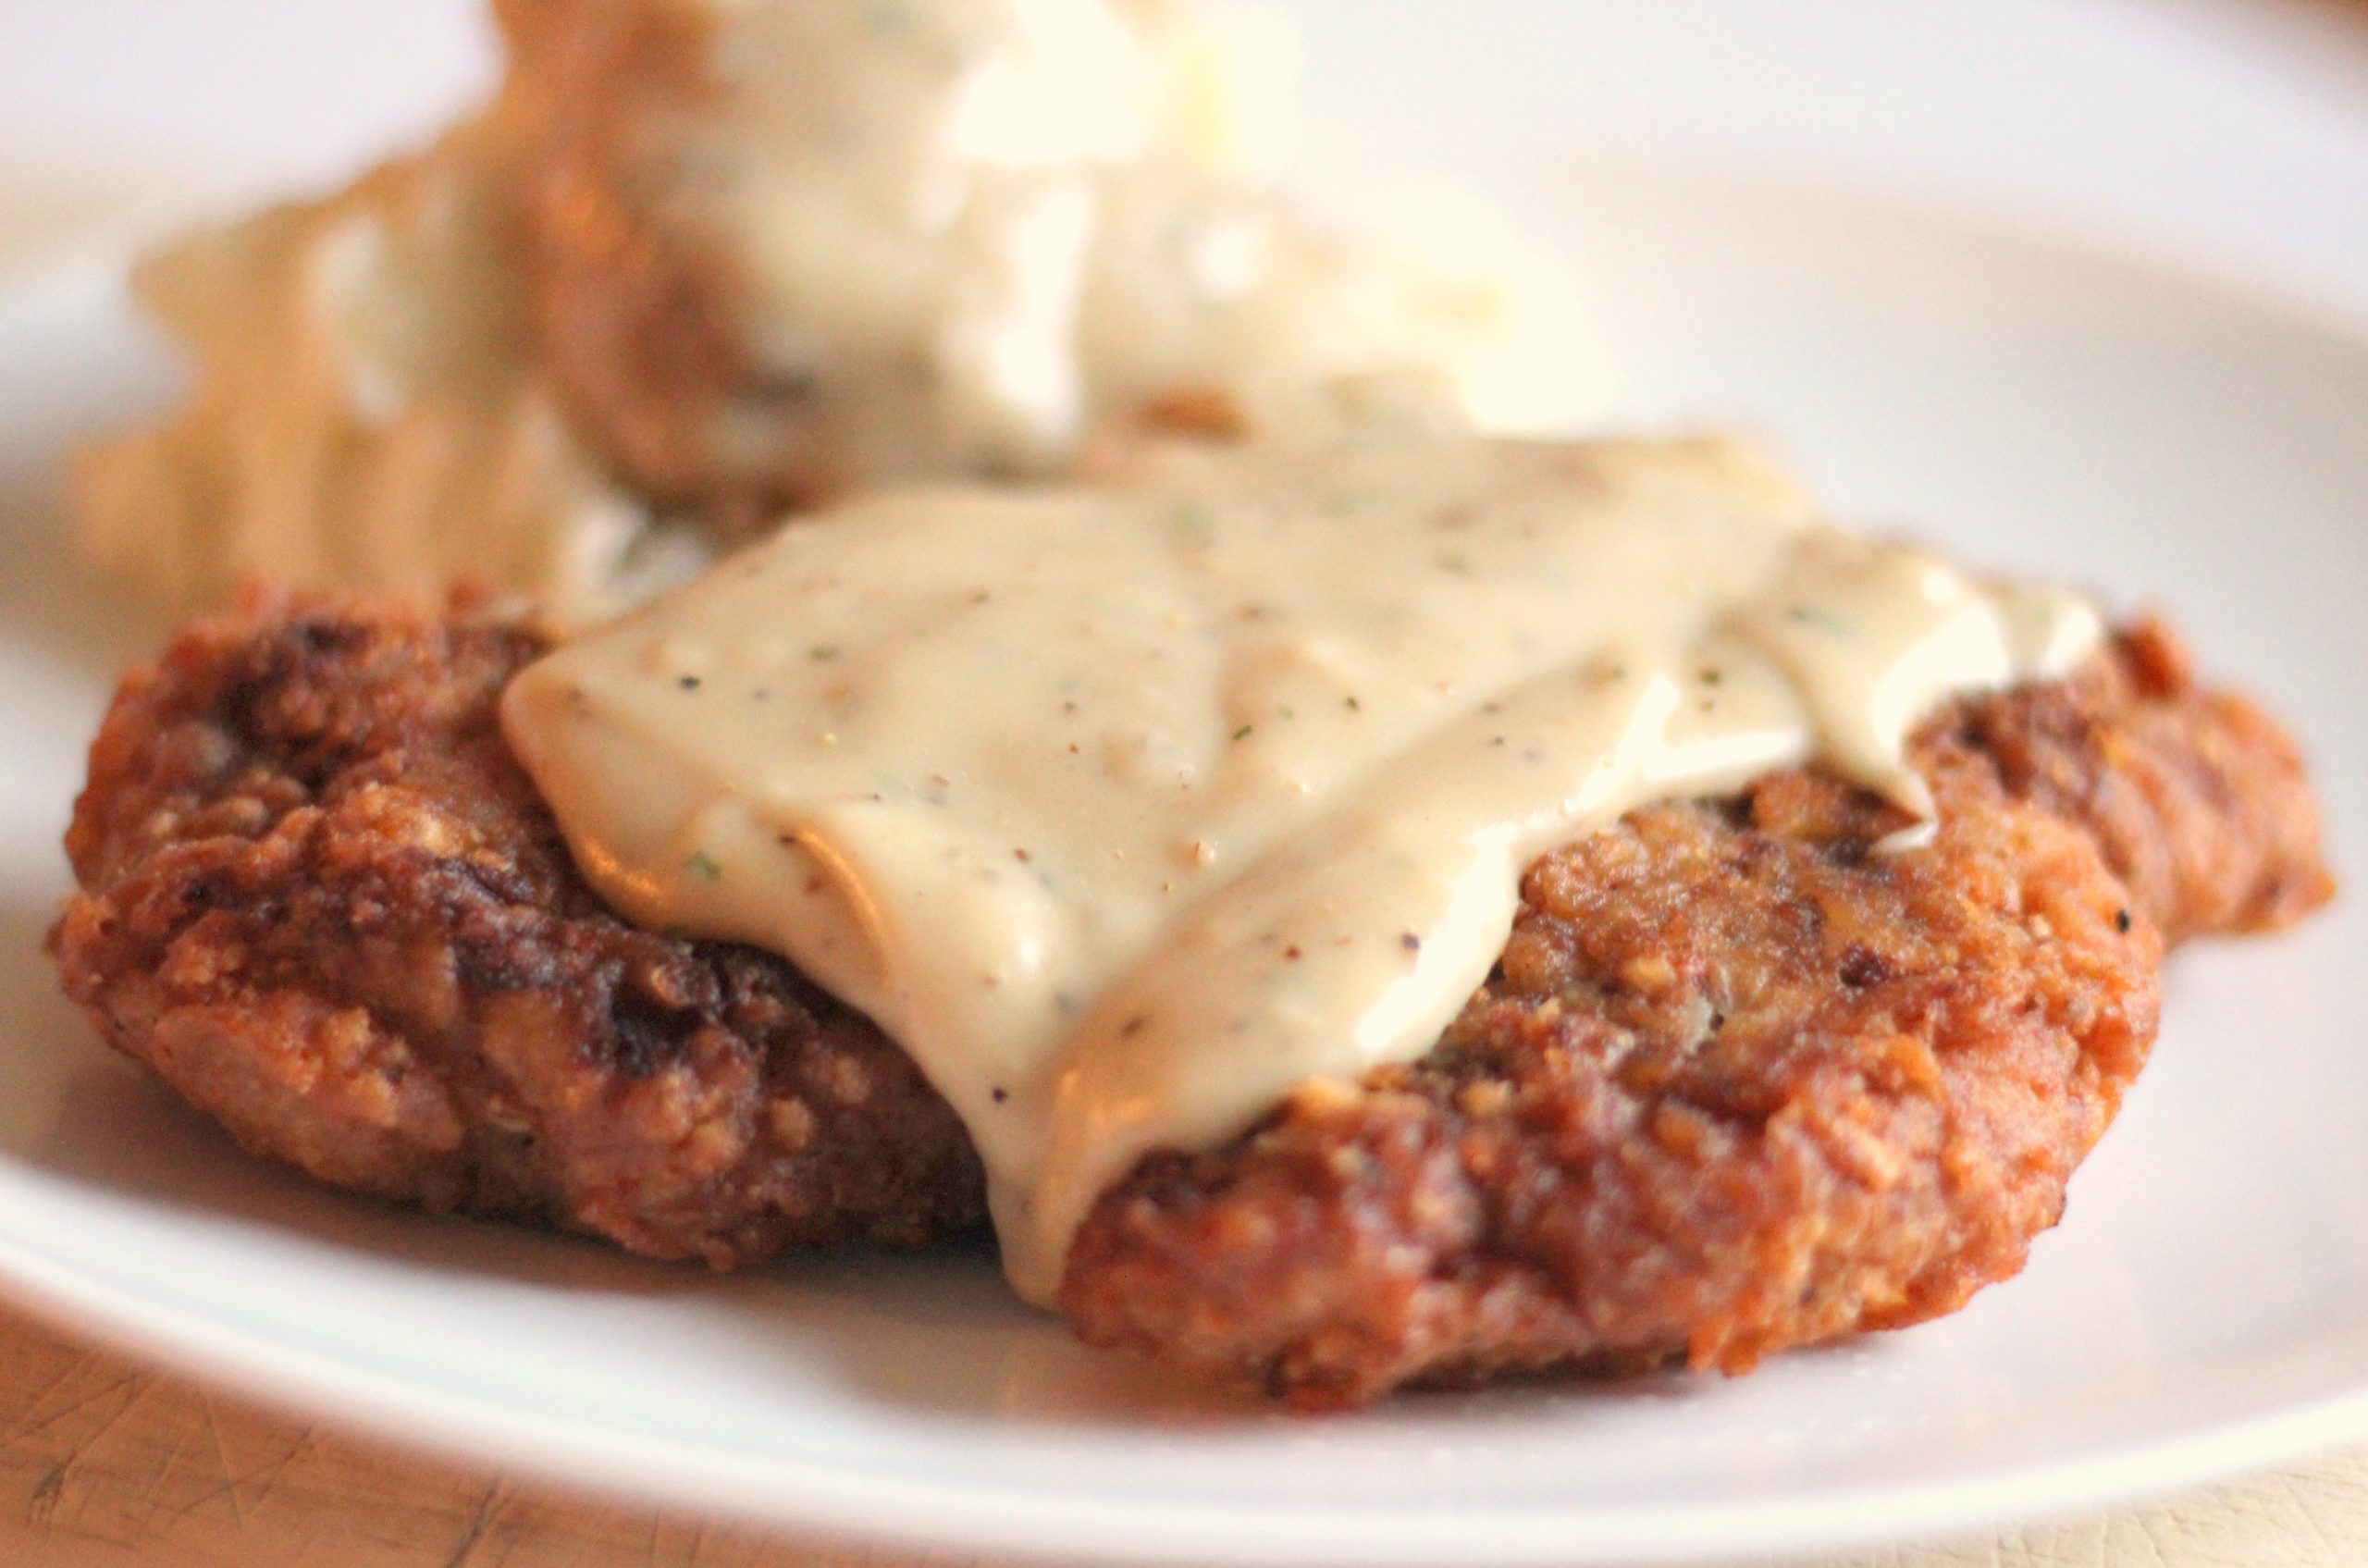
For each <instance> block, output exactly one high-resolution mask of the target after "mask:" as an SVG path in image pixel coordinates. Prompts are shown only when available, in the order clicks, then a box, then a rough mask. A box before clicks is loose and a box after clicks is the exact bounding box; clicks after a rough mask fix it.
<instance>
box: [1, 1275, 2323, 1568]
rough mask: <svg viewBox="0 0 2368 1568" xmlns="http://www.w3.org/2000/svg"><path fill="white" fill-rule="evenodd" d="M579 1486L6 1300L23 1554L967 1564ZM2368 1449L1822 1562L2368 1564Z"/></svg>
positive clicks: (2215, 1567)
mask: <svg viewBox="0 0 2368 1568" xmlns="http://www.w3.org/2000/svg"><path fill="white" fill-rule="evenodd" d="M967 1561H968V1559H967V1558H966V1557H964V1556H961V1555H959V1554H953V1555H949V1554H947V1553H944V1552H938V1553H935V1554H922V1553H918V1552H904V1551H894V1550H886V1549H882V1550H864V1549H850V1548H829V1547H822V1546H818V1545H816V1544H814V1543H811V1542H800V1541H798V1540H796V1539H793V1538H788V1537H780V1536H776V1535H771V1534H768V1533H767V1532H764V1531H761V1530H757V1529H752V1528H749V1527H747V1526H746V1525H737V1524H731V1523H720V1522H715V1521H702V1520H698V1519H696V1518H683V1517H674V1516H670V1515H666V1514H663V1513H660V1512H658V1511H655V1510H652V1509H650V1508H647V1507H644V1506H640V1505H638V1504H634V1503H627V1502H616V1501H602V1500H598V1499H590V1498H572V1497H569V1496H567V1495H565V1494H564V1493H562V1492H561V1491H559V1490H556V1489H554V1488H549V1487H545V1486H541V1485H536V1484H531V1483H525V1482H522V1481H520V1480H518V1479H516V1478H514V1477H512V1476H508V1475H502V1474H500V1473H499V1472H498V1471H495V1470H491V1469H487V1468H482V1467H476V1466H469V1465H456V1464H451V1463H443V1462H440V1461H437V1460H433V1459H428V1458H424V1457H421V1456H417V1455H413V1454H409V1453H404V1452H401V1451H396V1450H393V1449H389V1448H388V1447H386V1446H384V1445H382V1444H380V1443H377V1442H375V1441H372V1440H369V1439H366V1438H358V1437H355V1436H352V1435H351V1434H349V1433H346V1432H343V1431H340V1430H339V1429H338V1428H337V1426H335V1424H334V1423H321V1422H312V1421H304V1420H297V1419H291V1418H290V1417H288V1416H285V1415H282V1414H276V1413H272V1412H267V1411H263V1410H257V1409H253V1408H251V1407H249V1406H247V1405H244V1404H242V1403H240V1402H239V1401H235V1400H229V1399H225V1398H223V1397H221V1396H219V1395H216V1394H213V1393H209V1392H206V1391H204V1390H203V1389H198V1388H196V1387H194V1386H192V1385H191V1384H189V1383H186V1382H184V1381H182V1380H180V1379H179V1378H176V1377H169V1376H166V1375H162V1374H159V1373H155V1372H153V1371H150V1370H147V1369H145V1368H143V1367H141V1366H138V1365H135V1364H132V1363H130V1362H128V1361H126V1360H124V1359H123V1358H122V1357H120V1356H117V1355H116V1354H114V1353H112V1352H106V1351H101V1350H96V1349H93V1348H91V1347H89V1346H86V1345H82V1344H79V1343H76V1342H74V1341H73V1340H70V1339H68V1338H67V1337H64V1336H61V1335H59V1334H57V1333H56V1332H54V1331H52V1330H50V1329H49V1328H47V1327H42V1326H40V1325H36V1324H33V1323H31V1322H28V1321H25V1320H23V1319H21V1318H19V1317H15V1316H13V1315H6V1314H0V1565H6V1568H855V1565H857V1564H862V1565H864V1568H923V1565H924V1564H925V1565H926V1568H952V1565H954V1564H957V1563H961V1562H967ZM2362 1563H2368V1455H2337V1456H2333V1457H2330V1458H2327V1459H2324V1460H2321V1461H2318V1462H2315V1463H2308V1464H2303V1465H2298V1466H2295V1467H2293V1468H2291V1469H2289V1470H2287V1471H2282V1472H2279V1473H2276V1474H2274V1475H2266V1476H2262V1477H2259V1478H2256V1479H2254V1480H2251V1481H2250V1482H2246V1483H2242V1484H2239V1485H2236V1486H2230V1487H2223V1488H2214V1489H2212V1490H2209V1491H2206V1492H2202V1493H2199V1494H2196V1495H2193V1496H2189V1497H2185V1498H2180V1499H2175V1500H2168V1501H2165V1502H2162V1503H2157V1504H2153V1505H2149V1506H2146V1507H2141V1508H2137V1509H2126V1510H2122V1511H2119V1512H2115V1514H2113V1515H2111V1516H2109V1517H2101V1518H2093V1519H2087V1520H2076V1521H2072V1522H2068V1523H2064V1524H2059V1525H2047V1526H2043V1527H2040V1528H2035V1529H2030V1530H2023V1531H2014V1532H2008V1533H2006V1534H2004V1535H2001V1536H1995V1537H1985V1538H1983V1539H1980V1540H1977V1541H1973V1542H1969V1543H1964V1544H1961V1545H1956V1546H1942V1547H1931V1548H1914V1549H1887V1550H1882V1551H1878V1552H1873V1553H1863V1554H1858V1555H1854V1556H1847V1557H1842V1558H1829V1559H1821V1560H1818V1561H1817V1562H1816V1563H1815V1564H1814V1565H1806V1564H1805V1565H1803V1568H2355V1565H2358V1564H2362Z"/></svg>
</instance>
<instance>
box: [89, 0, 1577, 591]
mask: <svg viewBox="0 0 2368 1568" xmlns="http://www.w3.org/2000/svg"><path fill="white" fill-rule="evenodd" d="M497 9H498V11H499V18H500V20H501V22H502V31H503V33H504V37H505V39H506V42H507V44H508V50H509V59H510V68H509V71H508V73H507V75H506V76H505V78H504V80H503V81H502V83H501V84H500V86H499V89H498V91H497V92H496V93H495V94H494V97H493V99H492V102H491V104H490V105H489V106H487V108H485V109H483V110H482V111H480V112H477V113H475V114H474V115H472V116H471V117H467V118H466V119H464V120H463V121H462V124H461V125H460V126H459V127H458V128H457V129H455V130H451V131H450V132H449V133H447V134H446V135H444V136H443V137H442V138H441V139H440V140H439V141H438V142H436V143H435V144H434V145H433V147H432V148H430V149H429V150H428V151H426V152H425V153H422V154H417V155H413V156H409V157H405V158H401V159H399V160H397V161H395V162H393V163H389V164H386V165H383V166H381V167H378V168H376V169H375V170H374V171H372V172H371V173H369V174H368V175H366V176H364V178H363V179H361V180H360V182H359V183H357V184H355V185H353V186H351V188H349V189H347V190H345V191H341V192H339V193H338V194H336V195H334V196H331V197H328V198H326V199H322V200H317V201H312V202H307V203H301V204H295V205H290V206H283V207H278V208H275V209H272V210H269V211H266V212H265V213H263V214H262V215H260V216H253V217H249V218H244V219H241V220H238V221H235V222H231V223H229V224H227V225H223V226H218V227H214V228H206V229H203V230H201V231H200V232H198V233H196V234H194V235H193V236H191V237H189V238H186V239H183V240H180V241H177V242H175V243H173V244H172V245H170V246H168V247H167V248H166V249H164V250H163V251H161V252H159V253H156V254H154V255H153V256H151V257H150V259H149V260H148V261H146V262H145V263H144V264H143V265H142V267H141V268H140V270H139V272H138V274H137V275H136V287H137V290H138V292H139V296H140V298H141V300H142V303H143V304H144V305H145V306H146V308H147V309H148V310H149V311H150V312H151V313H153V315H154V316H155V317H156V319H157V320H158V321H159V322H160V323H161V324H162V325H163V326H164V327H165V328H166V331H167V332H168V333H169V334H170V335H171V337H172V338H173V339H174V340H175V341H176V343H177V344H178V346H179V348H180V350H181V351H182V352H184V353H185V354H186V355H187V356H188V357H189V359H190V360H191V363H192V364H193V365H194V367H195V372H196V374H195V378H194V385H193V389H192V390H191V394H190V396H189V398H188V399H187V401H185V403H184V404H183V406H182V407H181V408H180V409H179V410H178V411H177V412H176V413H175V414H172V415H171V416H170V417H169V418H168V419H166V421H164V422H163V423H161V424H158V425H156V426H152V427H150V428H147V429H143V430H140V431H136V432H133V433H131V434H129V435H127V436H124V437H121V438H116V439H112V440H109V441H106V442H104V443H102V444H100V445H97V446H95V447H93V449H92V450H91V451H88V452H86V453H85V454H84V455H83V457H82V459H81V461H80V465H79V482H78V500H79V509H80V512H81V515H82V518H83V527H84V531H83V537H84V540H85V542H86V544H87V546H88V548H89V549H90V551H91V553H92V554H93V556H94V557H95V558H96V559H97V560H98V561H100V562H102V563H103V564H105V565H106V566H108V567H109V568H111V569H113V570H114V571H115V572H117V574H119V575H121V576H123V577H125V578H127V579H129V580H130V581H132V582H133V583H135V584H136V585H138V586H141V587H142V588H144V589H146V590H148V592H149V593H150V594H151V595H152V596H153V597H154V598H157V599H162V600H166V601H168V602H173V603H191V602H203V601H209V600H215V599H219V598H220V597H221V596H222V595H223V594H224V593H226V592H227V591H228V588H229V587H231V586H233V585H234V584H235V583H236V582H238V581H239V580H240V579H241V578H243V577H246V576H249V575H263V576H268V577H271V578H275V579H278V580H283V581H294V582H332V583H348V584H356V585H363V586H381V587H399V588H406V589H413V590H425V591H434V590H437V589H438V588H440V587H441V586H444V585H446V584H448V583H450V582H454V581H459V580H469V581H474V582H476V583H479V584H482V585H484V586H490V587H495V588H499V589H510V590H517V591H521V592H524V593H527V594H530V595H532V596H535V597H536V598H537V599H541V600H543V601H544V602H545V603H546V604H547V605H549V607H550V608H551V610H552V611H553V612H554V613H555V615H557V616H558V617H559V618H560V619H562V620H573V619H581V618H585V617H590V616H597V615H598V614H600V613H603V612H605V611H608V610H610V609H611V608H613V607H615V606H616V605H617V604H618V603H620V602H624V601H630V600H631V599H634V598H635V597H638V596H640V595H641V594H643V593H645V592H647V591H648V590H649V589H650V588H651V587H653V586H659V585H662V584H664V583H666V582H670V581H672V580H675V579H677V578H679V577H680V576H681V575H682V574H684V573H685V571H686V570H688V569H690V568H692V567H694V566H696V565H697V563H699V562H701V561H703V560H704V559H706V558H707V556H708V555H709V552H710V550H711V549H712V547H713V546H714V545H716V544H718V543H728V542H730V541H731V540H733V539H736V538H739V537H746V536H747V535H749V534H750V533H752V532H755V531H757V530H759V529H761V528H763V527H766V526H769V525H771V523H772V522H773V521H775V520H776V519H777V518H778V517H779V516H780V515H781V514H782V513H783V512H784V511H787V510H794V509H796V508H798V507H801V506H805V505H808V504H812V503H814V502H817V501H820V500H825V499H828V498H830V497H833V496H836V495H840V494H844V493H846V492H848V491H850V490H854V489H857V488H863V487H866V486H869V485H872V484H876V483H880V482H882V481H886V480H892V479H906V478H920V477H934V476H959V475H980V476H989V477H1014V476H1027V475H1054V474H1059V473H1063V472H1067V471H1069V470H1072V469H1073V468H1075V466H1076V465H1077V464H1078V463H1079V461H1080V459H1081V458H1082V457H1083V456H1084V455H1085V454H1087V453H1088V452H1089V451H1092V450H1094V449H1095V448H1096V447H1097V446H1101V445H1106V444H1107V443H1109V442H1113V441H1120V442H1123V441H1126V440H1129V439H1132V438H1136V437H1138V436H1140V435H1141V434H1143V433H1145V432H1150V431H1164V432H1168V433H1182V434H1185V435H1190V436H1193V437H1199V438H1216V439H1237V438H1268V439H1327V438H1338V437H1339V436H1342V435H1344V434H1351V433H1358V432H1363V433H1372V432H1375V431H1381V432H1385V433H1386V432H1393V431H1398V430H1401V429H1407V428H1415V429H1423V430H1440V429H1457V428H1462V427H1464V426H1473V425H1477V426H1484V427H1486V428H1491V429H1550V428H1558V427H1563V426H1569V425H1571V424H1572V423H1573V422H1574V421H1575V419H1576V418H1577V416H1578V414H1580V412H1581V410H1582V409H1583V408H1584V406H1585V402H1586V401H1587V396H1588V394H1589V393H1590V392H1591V390H1592V389H1593V386H1594V382H1595V377H1594V374H1593V371H1592V367H1591V364H1590V362H1589V355H1588V352H1587V349H1586V347H1585V335H1584V333H1583V331H1582V330H1581V328H1580V327H1579V325H1578V315H1577V311H1576V308H1575V305H1574V304H1573V302H1572V297H1571V295H1570V292H1569V290H1568V289H1567V288H1566V287H1565V286H1564V285H1563V284H1562V283H1561V281H1560V279H1559V278H1557V277H1556V276H1555V275H1554V273H1553V270H1552V269H1551V268H1550V267H1548V265H1546V264H1544V263H1542V262H1539V261H1537V260H1536V259H1534V258H1532V257H1530V256H1528V255H1526V254H1524V253H1523V252H1522V250H1521V249H1520V248H1519V246H1518V245H1516V244H1515V243H1514V242H1513V241H1511V240H1510V239H1509V238H1507V237H1506V236H1505V234H1504V231H1503V230H1502V228H1500V227H1499V225H1498V224H1497V223H1496V222H1495V220H1494V219H1493V218H1492V217H1491V216H1489V215H1487V214H1486V211H1485V209H1483V208H1481V207H1479V206H1478V205H1477V204H1464V205H1462V206H1460V207H1458V208H1457V209H1456V210H1455V211H1454V212H1453V213H1452V215H1451V216H1449V217H1448V218H1447V219H1445V220H1444V221H1440V220H1437V219H1436V218H1435V219H1434V220H1433V221H1431V222H1429V223H1428V224H1427V225H1426V226H1425V227H1424V228H1420V229H1409V230H1407V231H1405V232H1402V233H1400V234H1399V235H1397V236H1394V237H1386V236H1382V235H1376V234H1359V233H1356V232H1354V231H1352V230H1350V229H1347V228H1335V227H1333V226H1330V225H1328V224H1326V223H1323V222H1321V221H1319V220H1316V219H1314V218H1313V217H1311V216H1309V215H1308V214H1307V213H1306V212H1305V211H1304V210H1303V209H1302V208H1301V206H1300V205H1299V204H1296V203H1294V202H1293V201H1292V200H1290V199H1289V198H1288V197H1286V196H1285V195H1284V194H1282V192H1281V191H1280V188H1279V186H1278V185H1277V168H1278V167H1279V165H1280V162H1281V153H1282V142H1283V133H1282V129H1281V128H1282V126H1283V123H1284V121H1285V120H1286V118H1287V117H1288V105H1287V100H1288V87H1287V80H1288V76H1289V65H1288V60H1289V39H1288V34H1287V33H1286V32H1285V31H1283V30H1282V29H1281V27H1280V26H1279V24H1277V23H1276V22H1275V21H1273V19H1271V18H1267V17H1264V16H1263V15H1261V14H1259V13H1255V12H1243V11H1238V10H1225V11H1217V12H1207V11H1203V10H1201V9H1198V8H1195V7H1194V6H1189V5H1186V4H1183V3H1182V0H867V3H865V4H862V5H845V6H810V5H807V4H804V3H803V0H771V3H765V4H740V3H725V0H504V3H503V4H502V5H500V6H499V7H497Z"/></svg>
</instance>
